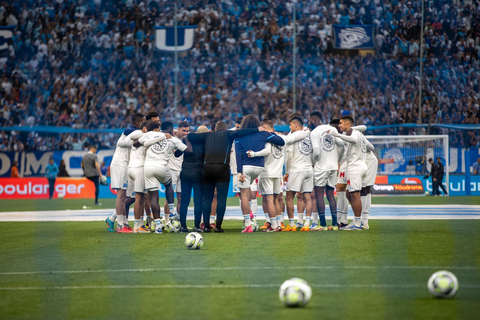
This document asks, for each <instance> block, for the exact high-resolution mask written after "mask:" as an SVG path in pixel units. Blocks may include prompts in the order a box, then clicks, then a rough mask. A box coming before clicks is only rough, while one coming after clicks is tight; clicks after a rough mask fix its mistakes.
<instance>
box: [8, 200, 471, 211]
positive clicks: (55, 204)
mask: <svg viewBox="0 0 480 320" xmlns="http://www.w3.org/2000/svg"><path fill="white" fill-rule="evenodd" d="M164 201H165V199H160V203H161V204H163V203H164ZM295 201H296V199H295ZM100 202H101V203H102V206H101V207H95V206H94V205H93V200H92V199H52V200H48V199H44V200H31V199H25V200H2V203H1V205H0V212H12V211H37V210H67V209H68V210H80V209H82V208H83V206H87V207H88V208H89V209H107V208H115V199H113V198H110V199H100ZM325 202H326V203H328V201H327V200H326V198H325ZM258 204H259V205H261V199H260V198H259V199H258ZM372 204H390V205H393V204H396V205H443V204H452V205H453V204H456V205H458V204H460V205H480V197H476V196H471V197H430V196H427V197H424V196H400V197H398V196H397V197H395V196H392V197H372ZM190 206H193V200H191V202H190ZM227 206H239V200H238V197H236V198H235V197H232V198H228V199H227ZM131 208H133V205H132V207H131Z"/></svg>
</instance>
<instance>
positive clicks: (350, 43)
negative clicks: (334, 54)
mask: <svg viewBox="0 0 480 320" xmlns="http://www.w3.org/2000/svg"><path fill="white" fill-rule="evenodd" d="M333 28H334V32H335V48H336V49H347V50H348V49H373V48H375V43H374V42H373V37H374V35H373V28H374V26H363V25H362V26H339V25H334V26H333Z"/></svg>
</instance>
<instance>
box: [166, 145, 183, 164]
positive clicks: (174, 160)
mask: <svg viewBox="0 0 480 320" xmlns="http://www.w3.org/2000/svg"><path fill="white" fill-rule="evenodd" d="M180 141H181V140H180ZM175 150H177V149H175ZM175 150H174V151H173V152H172V154H171V155H170V161H168V169H170V170H175V171H182V163H183V154H182V155H181V156H180V157H178V158H177V157H175Z"/></svg>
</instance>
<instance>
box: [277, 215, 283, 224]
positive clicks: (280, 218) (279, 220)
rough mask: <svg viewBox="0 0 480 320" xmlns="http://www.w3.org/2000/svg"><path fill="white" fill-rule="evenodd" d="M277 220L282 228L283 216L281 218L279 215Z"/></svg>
mask: <svg viewBox="0 0 480 320" xmlns="http://www.w3.org/2000/svg"><path fill="white" fill-rule="evenodd" d="M276 219H277V226H281V223H282V216H281V215H278V216H277V218H276Z"/></svg>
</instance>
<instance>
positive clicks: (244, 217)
mask: <svg viewBox="0 0 480 320" xmlns="http://www.w3.org/2000/svg"><path fill="white" fill-rule="evenodd" d="M243 219H245V227H249V226H251V225H252V224H251V222H250V214H246V215H244V216H243Z"/></svg>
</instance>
